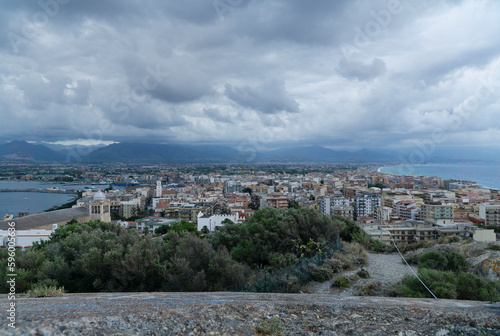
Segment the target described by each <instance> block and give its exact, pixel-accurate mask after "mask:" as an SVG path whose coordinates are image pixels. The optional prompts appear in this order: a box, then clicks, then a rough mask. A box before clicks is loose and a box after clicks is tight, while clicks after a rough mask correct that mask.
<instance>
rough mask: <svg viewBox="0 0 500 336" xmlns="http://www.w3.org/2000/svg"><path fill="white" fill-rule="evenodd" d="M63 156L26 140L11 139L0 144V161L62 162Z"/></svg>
mask: <svg viewBox="0 0 500 336" xmlns="http://www.w3.org/2000/svg"><path fill="white" fill-rule="evenodd" d="M64 159H65V156H64V154H61V153H59V152H56V151H53V150H52V149H50V148H47V147H46V146H44V145H34V144H30V143H27V142H26V141H17V140H15V141H11V142H9V143H6V144H3V145H0V161H14V162H62V161H64Z"/></svg>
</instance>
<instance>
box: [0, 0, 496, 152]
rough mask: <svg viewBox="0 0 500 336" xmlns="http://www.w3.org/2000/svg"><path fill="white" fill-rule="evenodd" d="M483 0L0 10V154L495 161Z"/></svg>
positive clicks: (117, 0)
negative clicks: (373, 151)
mask: <svg viewBox="0 0 500 336" xmlns="http://www.w3.org/2000/svg"><path fill="white" fill-rule="evenodd" d="M499 17H500V1H497V0H463V1H459V0H418V1H417V0H384V1H380V0H336V1H331V0H309V1H304V0H265V1H264V0H161V1H160V0H158V1H153V0H135V1H131V0H106V1H97V0H93V1H89V0H41V1H18V0H3V1H2V6H1V8H0V31H1V32H2V35H1V36H0V59H1V62H0V120H1V125H2V132H0V141H4V142H5V141H9V140H27V141H33V142H45V143H57V144H97V143H112V142H155V143H192V144H200V143H205V144H225V145H230V146H232V147H234V148H238V149H242V150H245V149H247V148H276V147H279V146H283V145H322V146H325V147H328V148H334V149H341V148H345V149H355V148H415V150H419V151H421V152H424V153H425V152H426V151H427V152H428V151H433V150H435V149H436V148H439V147H442V148H448V147H449V146H451V147H455V148H459V147H460V146H484V147H495V146H496V147H498V146H500V145H499V144H500V43H499V36H500V20H498V18H499Z"/></svg>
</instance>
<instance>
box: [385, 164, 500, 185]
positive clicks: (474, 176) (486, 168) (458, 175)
mask: <svg viewBox="0 0 500 336" xmlns="http://www.w3.org/2000/svg"><path fill="white" fill-rule="evenodd" d="M379 171H380V172H382V173H389V174H396V175H421V176H436V177H439V178H443V179H455V180H466V181H474V182H476V183H479V184H482V185H483V186H484V187H487V188H492V189H500V164H456V165H452V164H429V165H420V166H394V167H382V168H380V169H379Z"/></svg>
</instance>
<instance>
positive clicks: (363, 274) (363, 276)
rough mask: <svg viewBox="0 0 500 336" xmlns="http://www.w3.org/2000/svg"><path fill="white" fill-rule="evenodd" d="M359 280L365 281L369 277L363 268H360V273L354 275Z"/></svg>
mask: <svg viewBox="0 0 500 336" xmlns="http://www.w3.org/2000/svg"><path fill="white" fill-rule="evenodd" d="M356 274H357V275H358V276H359V277H360V278H363V279H367V278H369V277H370V273H368V271H367V270H365V269H364V268H361V270H360V271H358V273H356Z"/></svg>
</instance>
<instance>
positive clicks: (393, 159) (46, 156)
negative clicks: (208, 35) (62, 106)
mask: <svg viewBox="0 0 500 336" xmlns="http://www.w3.org/2000/svg"><path fill="white" fill-rule="evenodd" d="M74 147H75V146H67V147H66V151H65V150H64V148H65V147H64V146H57V149H58V150H57V151H56V150H53V149H51V148H48V147H47V146H45V145H36V144H31V143H28V142H26V141H11V142H9V143H6V144H0V161H11V162H67V158H68V156H67V155H66V154H67V152H68V150H72V149H74ZM91 148H93V149H94V150H93V151H90V149H91ZM88 149H89V151H90V153H89V154H87V155H82V156H81V159H82V161H83V162H87V163H112V162H120V163H162V164H171V163H172V164H173V163H175V164H183V163H252V162H253V163H257V162H281V163H286V162H289V163H307V162H317V163H370V162H372V163H385V164H401V163H405V162H404V160H405V158H407V157H408V155H404V154H402V153H396V152H391V151H390V150H387V151H378V150H371V149H360V150H357V151H345V150H333V149H328V148H325V147H322V146H317V145H316V146H300V147H293V148H281V149H275V150H271V151H260V152H252V151H239V150H237V149H234V148H232V147H229V146H224V145H211V144H210V145H180V144H154V143H135V142H124V143H114V144H111V145H108V146H99V147H97V148H96V147H89V148H88ZM85 152H86V151H85ZM448 154H449V153H448ZM453 154H454V157H449V156H447V155H442V153H439V154H437V155H432V156H430V157H428V158H426V160H425V162H424V163H457V164H458V163H474V162H476V163H482V162H485V160H486V161H489V162H492V161H493V162H495V161H496V160H492V159H494V158H496V155H490V156H485V158H484V159H483V160H479V159H469V158H463V159H459V158H458V157H459V154H460V153H459V152H457V153H453ZM450 156H451V155H450ZM465 156H466V155H465ZM419 163H420V162H419Z"/></svg>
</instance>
